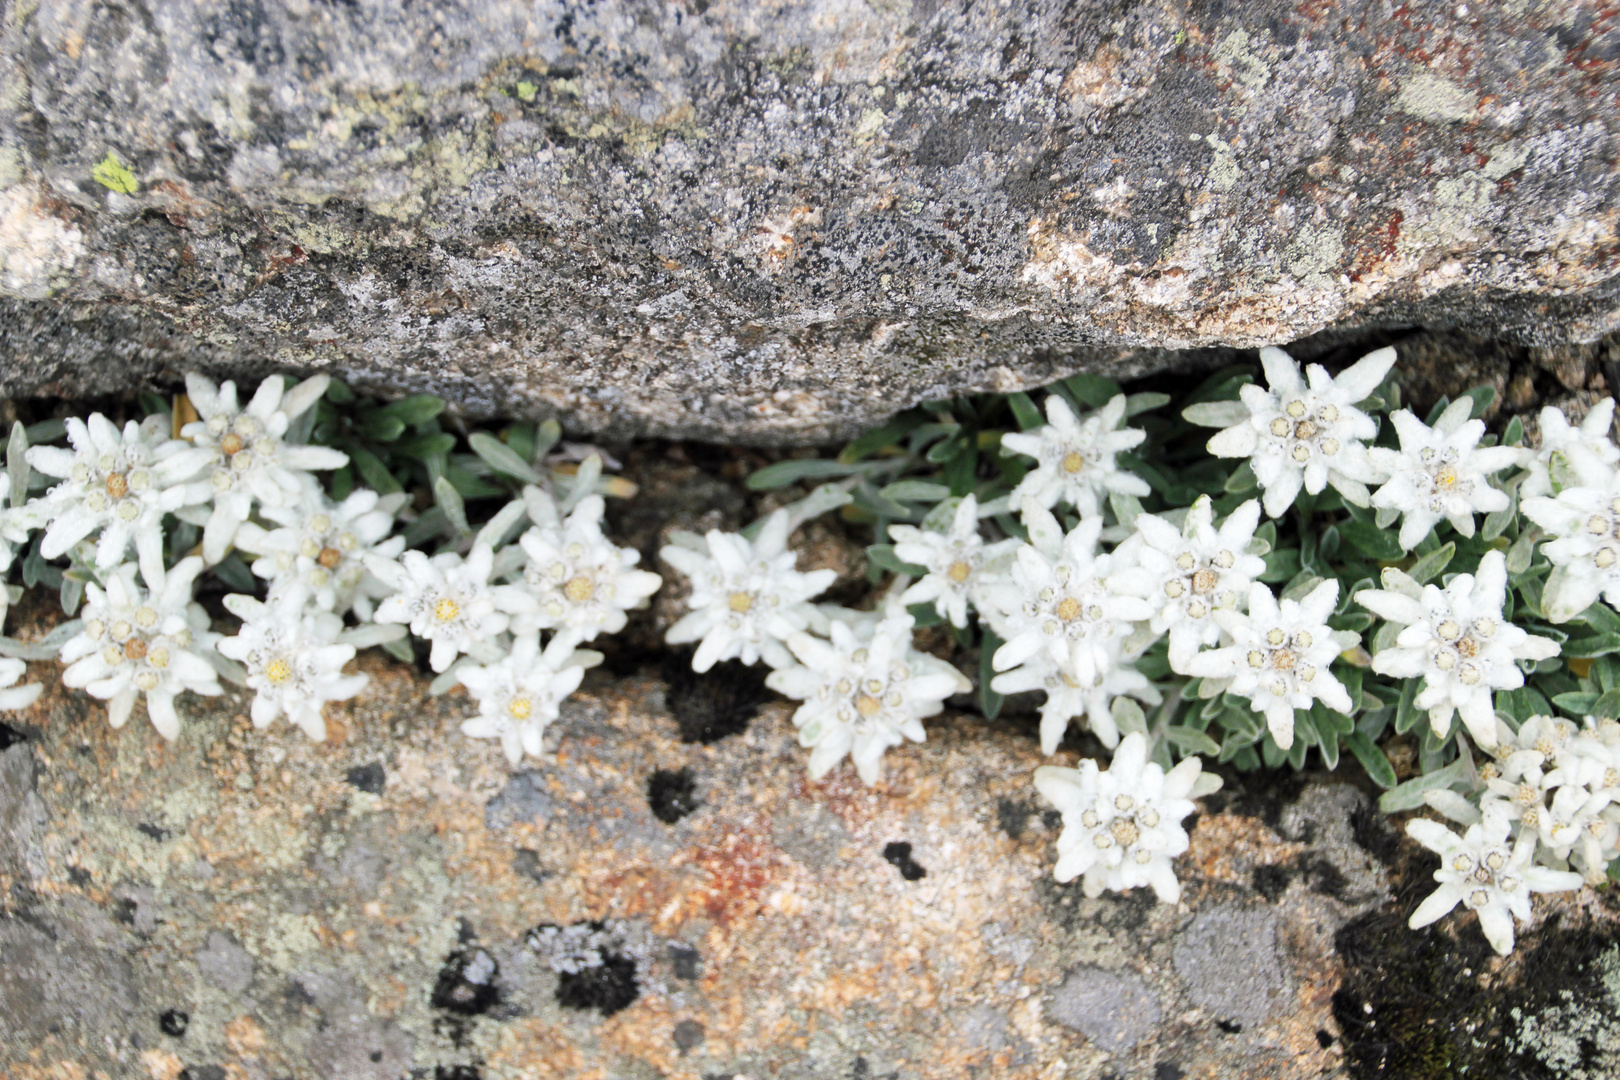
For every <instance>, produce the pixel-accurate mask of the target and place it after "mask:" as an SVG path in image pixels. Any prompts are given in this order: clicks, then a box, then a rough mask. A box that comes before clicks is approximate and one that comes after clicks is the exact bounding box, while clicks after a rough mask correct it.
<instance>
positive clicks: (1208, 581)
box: [1115, 495, 1266, 674]
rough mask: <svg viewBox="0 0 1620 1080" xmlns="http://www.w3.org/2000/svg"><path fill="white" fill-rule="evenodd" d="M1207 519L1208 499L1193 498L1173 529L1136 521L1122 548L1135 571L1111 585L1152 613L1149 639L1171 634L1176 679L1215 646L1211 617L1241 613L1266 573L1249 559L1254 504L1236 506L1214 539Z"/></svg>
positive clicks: (1149, 519)
mask: <svg viewBox="0 0 1620 1080" xmlns="http://www.w3.org/2000/svg"><path fill="white" fill-rule="evenodd" d="M1210 517H1211V504H1210V499H1209V496H1208V495H1200V496H1199V497H1198V501H1197V502H1195V503H1193V505H1192V508H1191V509H1190V510H1188V511H1187V517H1186V520H1185V521H1184V522H1183V523H1182V526H1181V528H1179V529H1178V528H1176V527H1175V526H1174V525H1172V524H1170V523H1169V522H1168V521H1165V520H1164V519H1163V518H1159V517H1155V516H1153V515H1152V514H1142V515H1140V516H1138V517H1137V519H1136V533H1137V535H1136V537H1135V538H1133V539H1134V541H1135V542H1134V544H1132V541H1126V543H1127V544H1132V547H1131V552H1132V554H1133V556H1134V558H1135V561H1136V566H1135V567H1133V568H1131V569H1128V570H1122V571H1120V573H1119V574H1118V575H1117V577H1116V578H1115V580H1116V582H1118V583H1121V584H1122V586H1123V587H1125V588H1126V590H1127V591H1129V592H1132V593H1136V594H1138V595H1141V596H1145V597H1146V598H1147V600H1148V603H1150V604H1152V605H1153V608H1154V611H1153V619H1152V622H1151V624H1150V625H1151V626H1152V628H1153V630H1154V632H1155V633H1159V634H1163V633H1165V632H1166V631H1168V632H1169V634H1170V666H1171V668H1173V669H1174V670H1175V671H1178V672H1181V673H1182V674H1186V668H1187V665H1188V664H1189V663H1190V662H1191V661H1192V658H1193V654H1194V653H1196V652H1197V651H1198V650H1199V649H1200V648H1202V647H1203V646H1205V645H1213V644H1215V642H1216V641H1217V640H1218V639H1219V637H1220V632H1221V628H1220V625H1219V624H1218V623H1216V622H1215V613H1216V612H1217V611H1236V610H1238V609H1239V608H1240V607H1242V605H1243V603H1244V602H1245V601H1246V600H1247V598H1248V595H1249V585H1250V584H1251V583H1252V582H1253V580H1254V579H1255V578H1256V577H1258V576H1260V574H1262V573H1264V572H1265V569H1266V560H1264V559H1262V558H1260V557H1259V556H1258V555H1250V554H1249V553H1248V548H1249V544H1250V543H1251V542H1252V541H1253V540H1254V529H1255V526H1256V525H1257V524H1259V521H1260V504H1259V503H1258V502H1255V501H1254V500H1253V499H1250V500H1249V501H1248V502H1246V503H1244V504H1243V505H1242V506H1239V507H1238V508H1237V509H1236V510H1235V511H1233V512H1232V514H1231V515H1230V516H1228V517H1227V519H1226V520H1225V521H1224V522H1222V523H1221V527H1220V529H1219V531H1217V530H1216V529H1215V528H1213V527H1212V525H1211V524H1210ZM1121 546H1122V547H1123V546H1124V545H1121Z"/></svg>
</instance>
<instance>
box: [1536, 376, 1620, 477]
mask: <svg viewBox="0 0 1620 1080" xmlns="http://www.w3.org/2000/svg"><path fill="white" fill-rule="evenodd" d="M1539 426H1540V428H1541V446H1540V448H1539V449H1537V450H1536V451H1535V452H1534V454H1533V455H1532V456H1531V457H1530V460H1529V461H1527V462H1526V463H1525V466H1526V468H1528V469H1529V471H1530V475H1529V476H1527V477H1525V480H1524V483H1522V484H1520V485H1519V498H1521V499H1531V498H1535V497H1536V496H1538V495H1551V494H1552V490H1553V485H1552V470H1553V465H1554V463H1555V461H1556V460H1558V459H1562V460H1563V461H1564V462H1566V463H1568V465H1569V467H1570V469H1571V470H1573V471H1574V472H1575V473H1576V474H1577V475H1578V476H1580V477H1582V478H1583V480H1584V479H1586V478H1588V477H1590V478H1592V479H1600V478H1607V476H1608V475H1609V474H1611V473H1612V472H1613V471H1614V466H1615V465H1616V464H1617V463H1620V447H1617V446H1615V445H1614V440H1612V439H1610V438H1609V431H1610V429H1611V428H1612V427H1613V426H1614V398H1612V397H1606V398H1604V399H1603V400H1601V401H1599V402H1597V403H1596V404H1594V405H1593V406H1592V408H1591V411H1589V412H1588V413H1587V414H1586V419H1584V420H1582V421H1581V425H1580V427H1571V426H1570V423H1569V421H1568V420H1567V419H1565V417H1564V414H1563V412H1562V411H1561V410H1560V409H1559V408H1558V407H1557V406H1556V405H1548V406H1546V407H1544V408H1543V409H1542V410H1541V420H1540V425H1539ZM1597 486H1601V484H1599V485H1597Z"/></svg>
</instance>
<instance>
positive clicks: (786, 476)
mask: <svg viewBox="0 0 1620 1080" xmlns="http://www.w3.org/2000/svg"><path fill="white" fill-rule="evenodd" d="M857 471H859V470H858V469H857V468H856V467H855V466H853V465H845V464H843V463H842V462H837V461H825V460H823V459H820V458H809V459H804V460H799V459H793V460H790V461H778V462H775V463H774V464H771V465H767V466H765V467H764V468H763V469H756V470H754V471H753V472H752V473H750V474H749V475H748V489H749V490H750V491H774V490H775V489H777V488H783V487H787V486H788V485H789V484H796V483H798V482H799V481H800V480H819V479H821V478H822V477H826V476H848V475H849V474H850V473H853V472H857Z"/></svg>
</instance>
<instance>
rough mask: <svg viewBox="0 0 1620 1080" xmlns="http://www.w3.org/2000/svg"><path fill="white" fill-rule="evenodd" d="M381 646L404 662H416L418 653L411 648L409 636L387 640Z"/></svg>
mask: <svg viewBox="0 0 1620 1080" xmlns="http://www.w3.org/2000/svg"><path fill="white" fill-rule="evenodd" d="M379 648H381V649H382V651H383V652H385V653H387V654H388V655H389V656H392V657H393V658H394V659H395V660H398V661H400V662H402V663H406V664H414V663H416V653H415V651H414V650H413V649H412V648H411V639H410V638H408V637H403V638H395V639H394V640H393V641H385V642H383V643H382V645H380V646H379Z"/></svg>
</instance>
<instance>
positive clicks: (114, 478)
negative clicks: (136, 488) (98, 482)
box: [107, 473, 129, 499]
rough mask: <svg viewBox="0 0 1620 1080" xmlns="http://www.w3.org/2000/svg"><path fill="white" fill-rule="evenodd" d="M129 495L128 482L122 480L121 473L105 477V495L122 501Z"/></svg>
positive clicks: (122, 475)
mask: <svg viewBox="0 0 1620 1080" xmlns="http://www.w3.org/2000/svg"><path fill="white" fill-rule="evenodd" d="M128 493H129V481H128V480H125V479H124V474H123V473H109V474H108V476H107V494H109V495H111V496H112V497H113V498H115V499H122V498H123V497H124V496H125V495H127V494H128Z"/></svg>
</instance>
